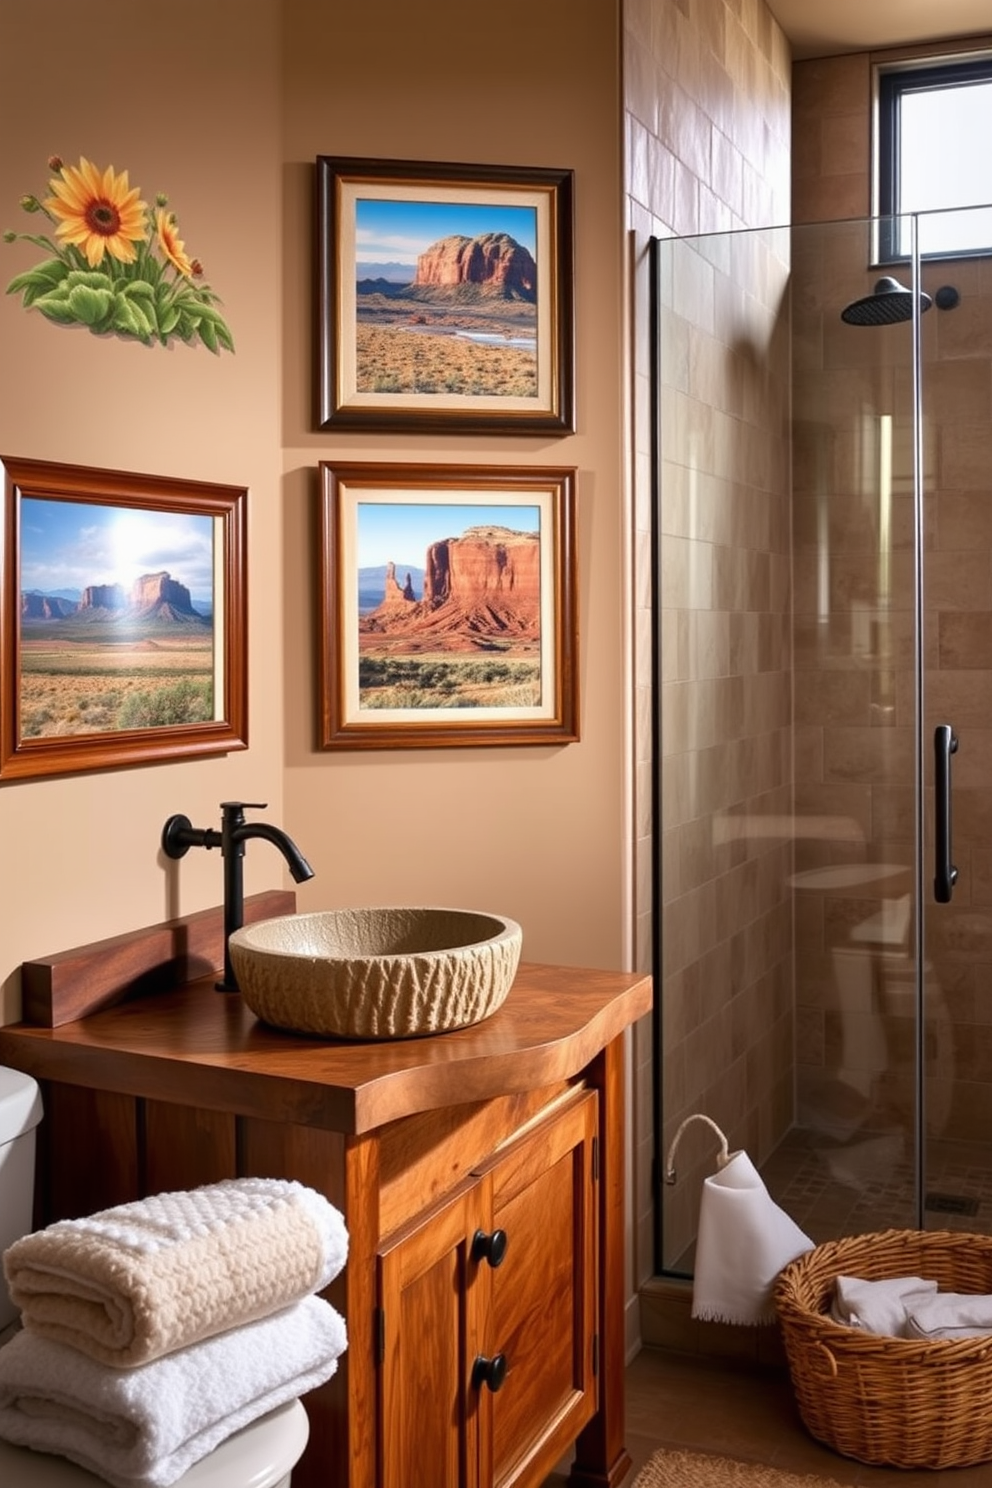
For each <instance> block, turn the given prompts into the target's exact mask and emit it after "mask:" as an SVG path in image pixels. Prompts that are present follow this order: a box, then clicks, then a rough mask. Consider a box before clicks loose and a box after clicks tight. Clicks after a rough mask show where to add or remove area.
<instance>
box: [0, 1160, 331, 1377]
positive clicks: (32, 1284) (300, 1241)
mask: <svg viewBox="0 0 992 1488" xmlns="http://www.w3.org/2000/svg"><path fill="white" fill-rule="evenodd" d="M347 1255H348V1234H347V1230H346V1228H345V1223H344V1219H343V1217H342V1215H341V1214H340V1213H339V1212H338V1210H337V1209H335V1208H334V1206H333V1205H332V1204H329V1203H328V1202H327V1200H326V1199H325V1198H324V1197H323V1196H322V1195H321V1194H319V1193H317V1192H316V1190H314V1189H312V1188H305V1187H304V1185H303V1184H302V1183H297V1182H295V1181H293V1180H290V1179H282V1178H232V1179H229V1180H227V1181H225V1182H223V1183H213V1184H208V1185H206V1186H205V1187H203V1188H196V1189H192V1190H189V1191H181V1192H177V1193H163V1194H156V1195H153V1196H151V1197H150V1198H146V1199H138V1200H136V1201H135V1202H133V1203H130V1204H119V1205H116V1206H115V1207H114V1208H112V1209H103V1210H101V1211H100V1212H99V1213H98V1214H92V1215H89V1216H88V1217H87V1218H85V1219H67V1220H60V1221H59V1222H58V1223H56V1224H52V1225H49V1226H48V1227H47V1229H44V1230H36V1231H35V1232H34V1233H33V1234H31V1235H25V1236H24V1237H23V1239H20V1240H16V1241H15V1242H14V1244H13V1245H11V1246H9V1247H8V1249H7V1251H6V1252H5V1254H4V1270H5V1272H6V1275H7V1284H8V1287H9V1290H10V1295H11V1297H12V1299H13V1301H14V1304H15V1306H17V1307H19V1308H20V1309H21V1315H22V1320H23V1323H24V1326H25V1328H28V1329H29V1330H30V1331H32V1332H34V1333H40V1334H41V1335H42V1336H43V1337H45V1338H50V1339H52V1340H54V1341H55V1342H57V1343H67V1344H70V1345H71V1346H72V1347H73V1348H77V1349H80V1350H81V1351H82V1352H83V1353H85V1354H88V1355H89V1356H90V1358H93V1359H96V1360H98V1361H99V1362H100V1363H102V1364H110V1365H112V1366H113V1367H114V1368H118V1369H123V1368H129V1367H131V1366H132V1365H135V1364H147V1363H148V1362H150V1361H151V1360H152V1359H158V1358H161V1356H162V1355H163V1354H167V1353H170V1352H172V1351H173V1350H174V1349H177V1348H184V1347H185V1346H186V1345H187V1344H190V1343H196V1342H197V1341H199V1340H200V1339H203V1338H210V1337H212V1336H213V1335H214V1334H215V1333H220V1332H222V1331H223V1330H224V1329H226V1328H231V1327H236V1326H238V1325H239V1324H241V1323H245V1322H250V1321H251V1320H252V1319H254V1318H260V1317H265V1316H267V1315H268V1314H269V1313H272V1312H277V1311H279V1310H280V1309H281V1308H284V1307H287V1306H289V1304H290V1303H291V1302H295V1301H298V1300H299V1298H301V1297H304V1296H307V1295H308V1294H309V1293H311V1292H317V1291H320V1290H322V1289H323V1288H324V1287H325V1286H327V1284H328V1282H329V1281H331V1280H332V1279H333V1278H334V1277H335V1276H336V1275H337V1274H338V1272H339V1271H340V1270H341V1268H342V1266H343V1265H344V1263H345V1260H346V1259H347Z"/></svg>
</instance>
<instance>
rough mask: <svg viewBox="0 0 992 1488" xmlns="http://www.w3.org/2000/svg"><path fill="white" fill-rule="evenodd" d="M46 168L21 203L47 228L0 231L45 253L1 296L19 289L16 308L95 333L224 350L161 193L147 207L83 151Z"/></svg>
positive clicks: (199, 269) (220, 330)
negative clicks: (38, 188) (38, 190)
mask: <svg viewBox="0 0 992 1488" xmlns="http://www.w3.org/2000/svg"><path fill="white" fill-rule="evenodd" d="M48 168H49V170H50V171H52V173H53V174H52V178H51V180H50V181H49V183H48V189H49V193H50V194H49V195H48V196H47V197H45V198H44V200H39V198H38V197H36V196H22V197H21V207H22V208H23V210H24V211H25V212H30V213H41V214H42V215H43V216H45V217H47V218H48V220H49V222H50V223H51V224H52V226H53V227H54V229H55V231H54V235H53V236H49V235H48V234H46V233H17V232H5V233H4V235H3V236H4V241H5V242H7V243H15V242H18V241H23V242H28V243H33V244H34V245H35V247H37V248H40V249H41V250H42V252H44V253H45V254H47V255H49V256H48V257H46V258H45V259H44V261H43V262H42V263H39V264H36V265H35V267H34V268H33V269H28V270H27V271H26V272H25V273H23V274H17V275H15V277H14V278H13V279H12V280H11V281H10V283H9V284H8V285H7V293H8V294H19V295H20V296H21V299H22V302H23V305H24V308H25V310H31V309H34V310H40V311H41V313H42V315H44V316H46V317H47V319H48V320H52V321H55V322H56V323H57V324H58V325H84V326H86V327H87V328H88V329H89V330H90V331H92V332H93V334H94V335H95V336H110V335H114V336H125V337H133V338H134V339H135V340H138V341H142V342H144V343H145V345H146V346H153V345H155V344H156V343H158V344H160V345H162V346H165V345H167V344H168V343H169V342H170V341H171V340H173V339H176V340H179V341H185V342H187V343H188V344H189V345H196V344H197V342H202V343H203V345H204V346H206V347H208V348H209V349H210V350H211V351H213V352H220V350H221V349H222V348H223V349H225V350H227V351H233V350H234V341H233V339H232V337H231V332H230V330H229V329H228V327H227V324H226V322H225V320H224V317H223V316H222V315H221V313H220V311H219V310H218V309H217V305H218V303H219V301H218V298H217V295H215V294H214V292H213V290H212V289H211V288H210V286H209V285H208V284H205V283H203V266H202V264H201V263H200V261H199V260H198V259H196V258H190V257H189V255H188V254H187V252H186V245H185V244H184V242H183V240H182V239H181V238H180V236H179V227H178V224H177V222H176V215H175V213H174V212H173V211H171V209H170V207H169V202H168V198H167V197H165V196H163V195H161V194H159V195H158V196H156V198H155V203H154V206H153V207H150V206H149V205H148V203H147V202H144V201H142V200H141V190H140V188H139V187H137V186H131V184H130V182H129V180H128V173H127V171H126V170H125V171H121V172H120V173H118V172H116V171H115V170H114V168H113V166H112V165H110V166H108V167H107V168H106V170H102V171H101V170H100V169H99V167H97V166H95V165H93V163H92V162H91V161H89V160H87V159H86V158H85V156H83V157H82V158H81V159H80V162H79V164H78V166H77V165H65V164H64V163H63V161H62V159H61V158H60V157H59V156H58V155H53V156H51V157H50V159H49V161H48Z"/></svg>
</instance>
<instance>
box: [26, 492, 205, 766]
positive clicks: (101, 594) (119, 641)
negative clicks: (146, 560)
mask: <svg viewBox="0 0 992 1488" xmlns="http://www.w3.org/2000/svg"><path fill="white" fill-rule="evenodd" d="M22 505H23V538H22V548H23V550H22V565H21V580H22V582H21V594H20V630H21V642H20V684H19V702H20V714H21V736H22V738H24V739H32V738H34V739H38V738H50V737H61V736H66V735H76V734H96V733H107V732H117V731H121V730H128V729H142V728H162V727H168V726H170V725H177V724H191V723H202V722H206V721H208V720H210V719H212V718H214V716H215V714H214V702H215V700H214V675H215V652H214V617H213V602H212V571H213V570H212V521H211V519H210V518H208V517H202V516H187V515H185V514H181V513H165V512H155V513H144V512H136V511H127V512H125V511H123V510H122V509H120V508H115V507H100V506H92V505H88V504H79V503H70V502H59V501H41V500H25V501H24V502H23V504H22ZM163 554H166V555H168V556H169V562H170V566H169V567H160V568H149V570H148V571H144V565H143V564H142V563H141V558H142V557H143V556H144V557H154V556H162V555H163ZM135 564H137V566H138V568H139V569H141V570H142V571H139V572H136V573H135V572H133V570H134V567H135ZM180 564H183V565H184V566H185V569H186V577H187V578H188V579H189V582H188V583H184V582H183V580H182V578H181V577H179V576H178V575H177V573H176V572H173V571H172V570H173V569H178V567H179V565H180ZM87 573H89V575H90V577H91V578H92V579H93V581H92V582H87V581H86V575H87ZM132 575H133V576H132ZM191 586H192V587H191Z"/></svg>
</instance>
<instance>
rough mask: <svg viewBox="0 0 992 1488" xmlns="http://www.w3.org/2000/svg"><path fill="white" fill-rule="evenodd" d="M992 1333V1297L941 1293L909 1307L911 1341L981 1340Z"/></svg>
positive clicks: (963, 1293) (908, 1334)
mask: <svg viewBox="0 0 992 1488" xmlns="http://www.w3.org/2000/svg"><path fill="white" fill-rule="evenodd" d="M986 1333H992V1297H986V1296H975V1295H972V1294H971V1293H969V1292H937V1294H936V1296H933V1297H930V1298H928V1299H925V1300H921V1301H919V1302H914V1303H913V1304H912V1305H911V1306H907V1308H906V1337H907V1338H981V1337H983V1336H984V1335H985V1334H986Z"/></svg>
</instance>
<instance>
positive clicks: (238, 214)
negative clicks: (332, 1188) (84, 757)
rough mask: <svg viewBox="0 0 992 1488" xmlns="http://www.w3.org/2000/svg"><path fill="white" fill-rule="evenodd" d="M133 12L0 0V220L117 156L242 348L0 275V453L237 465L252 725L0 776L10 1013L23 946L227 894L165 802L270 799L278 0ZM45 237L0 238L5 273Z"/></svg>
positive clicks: (169, 467) (274, 803) (198, 819)
mask: <svg viewBox="0 0 992 1488" xmlns="http://www.w3.org/2000/svg"><path fill="white" fill-rule="evenodd" d="M135 16H136V12H135V9H134V6H133V5H132V4H130V3H129V0H107V3H106V4H105V5H103V6H102V7H101V10H100V14H99V17H96V16H95V15H94V13H93V12H92V11H90V10H88V9H87V8H86V7H85V6H78V5H75V4H73V3H71V0H51V3H49V4H46V5H45V6H41V7H39V6H36V5H33V4H30V3H27V0H24V3H14V4H9V5H5V6H4V8H3V13H2V16H0V137H2V139H3V142H4V143H3V150H2V151H0V229H3V230H14V231H18V232H20V231H32V230H34V231H38V229H39V222H40V219H39V218H38V217H37V216H30V217H29V216H26V215H25V213H24V212H22V211H21V210H20V208H19V205H18V203H19V200H20V198H21V196H22V195H24V194H25V193H35V194H36V195H39V196H41V195H47V183H48V178H49V172H48V168H47V160H48V157H49V156H50V155H51V154H53V153H58V154H60V155H62V156H63V158H64V159H65V161H66V162H67V163H69V164H75V163H77V162H78V160H79V157H80V156H81V155H85V156H87V158H89V159H91V160H93V161H94V162H96V163H98V164H100V165H101V166H106V165H108V164H113V165H114V167H115V168H116V169H117V170H118V171H120V170H124V169H127V170H128V172H129V175H130V181H131V184H132V185H137V186H140V187H141V190H142V195H143V197H144V199H145V200H148V201H151V200H153V199H154V195H155V194H156V193H157V192H165V193H167V195H168V197H169V200H170V205H171V206H172V207H173V209H174V210H175V211H176V213H177V215H178V218H179V225H180V229H181V232H182V235H183V237H184V238H185V242H186V247H187V250H188V251H189V252H190V253H191V254H193V255H195V256H196V257H198V258H199V259H200V260H201V261H202V263H203V265H204V268H205V271H206V277H207V279H208V281H209V282H211V283H212V284H213V286H214V288H215V289H216V290H217V292H218V294H219V295H220V296H221V298H222V300H223V311H224V314H225V316H226V317H227V319H228V322H229V324H230V326H231V327H232V330H233V334H234V337H235V345H236V354H235V355H233V356H230V355H228V354H226V353H224V354H221V355H220V356H213V355H211V354H210V353H209V352H207V351H206V350H205V349H202V348H201V349H200V350H197V351H194V350H192V349H190V348H188V347H185V346H182V345H173V346H170V347H168V348H163V347H157V348H146V347H143V346H141V345H140V344H139V343H137V342H125V341H121V340H116V339H112V338H104V337H98V336H94V335H91V334H90V333H89V332H88V331H86V330H83V329H79V328H62V327H56V326H54V325H51V324H50V323H48V322H47V321H45V320H43V319H42V317H41V316H40V315H39V314H38V313H37V312H29V313H26V312H25V311H24V309H23V308H22V307H21V304H20V301H19V299H18V298H16V297H15V296H12V295H3V296H0V344H2V347H3V396H2V399H0V452H2V453H3V454H8V455H20V456H27V457H31V458H35V459H50V460H56V461H60V462H65V463H69V464H78V465H91V466H97V467H102V468H109V469H118V470H133V471H147V472H150V473H154V474H162V475H168V476H179V477H189V478H191V479H197V480H212V481H219V482H223V483H228V484H232V485H238V486H247V487H249V488H250V494H249V522H250V542H249V550H250V572H249V593H250V607H249V632H250V633H249V646H250V652H249V654H250V659H251V675H250V739H251V748H250V749H249V750H248V751H245V752H242V753H237V754H231V755H228V756H226V757H218V758H214V759H211V760H208V761H202V762H198V763H167V764H156V765H153V766H147V767H141V768H131V769H127V770H115V771H109V772H97V773H87V774H84V775H83V774H80V775H74V776H66V777H63V778H58V779H54V778H53V779H45V780H30V781H23V782H19V781H14V782H9V783H6V782H5V783H3V784H2V785H0V905H2V909H0V915H2V921H0V923H2V936H0V946H2V950H0V982H2V984H3V989H4V995H3V1005H2V1009H0V1016H2V1018H3V1020H4V1021H10V1020H12V1019H14V1018H16V1017H17V1016H18V1015H19V1009H20V992H19V985H20V976H19V967H20V964H21V962H22V961H24V960H26V959H30V958H31V957H32V956H39V955H46V954H48V953H50V952H53V951H58V950H63V949H68V948H69V947H71V946H74V945H78V944H80V943H85V942H87V941H90V940H95V939H98V938H100V937H102V936H106V935H112V934H117V933H119V932H122V931H125V930H128V929H132V928H135V927H137V926H139V925H143V924H153V923H155V922H156V921H158V920H161V919H164V918H167V917H168V916H169V915H172V914H184V913H187V912H189V911H191V910H194V909H198V908H201V907H204V906H207V905H210V904H214V903H218V902H219V901H220V898H221V892H222V890H221V862H220V857H219V855H218V854H217V853H210V854H207V853H205V852H203V853H191V854H190V855H189V856H188V857H187V858H186V859H185V861H184V862H183V863H182V864H177V865H173V864H168V865H167V864H166V860H165V859H163V858H162V857H161V854H160V852H159V836H160V833H161V829H162V824H163V822H164V821H165V819H166V817H167V816H169V815H171V814H172V813H173V812H176V811H183V812H185V813H186V814H187V815H188V816H190V818H191V819H192V820H193V822H194V823H195V824H196V825H199V826H210V825H213V824H215V823H218V824H219V811H218V803H219V802H220V801H222V800H224V799H227V798H232V799H237V798H242V799H246V800H249V801H267V802H268V803H269V813H268V814H269V815H270V817H271V819H272V820H274V821H279V820H280V819H282V818H283V816H284V811H283V780H282V759H283V747H284V737H283V726H282V722H281V719H280V713H281V697H282V691H283V680H282V679H283V603H282V573H281V562H280V558H279V555H280V552H281V548H282V540H283V533H282V522H281V515H282V508H281V496H280V488H279V478H280V459H279V437H280V426H279V381H278V378H279V374H278V369H279V365H280V358H281V345H280V333H281V306H280V301H279V286H280V282H281V261H280V252H281V237H280V211H281V194H280V193H281V182H280V154H279V124H280V116H279V96H280V80H279V73H278V66H277V59H278V55H279V31H278V5H276V4H275V3H273V0H215V3H213V4H211V5H206V6H205V5H200V4H194V3H193V0H176V3H175V4H174V5H173V6H171V7H170V11H169V15H168V18H167V19H165V18H163V22H162V25H161V26H160V27H158V26H157V27H156V34H157V39H156V40H155V41H153V40H152V33H151V30H150V29H149V30H145V29H144V28H143V26H142V24H141V23H140V22H138V23H136V19H135ZM194 38H195V40H194ZM39 258H40V255H39V253H38V252H37V250H35V249H34V248H32V247H30V246H29V245H28V244H24V243H14V244H7V243H0V279H2V285H3V287H4V288H6V286H7V284H8V283H9V281H10V279H11V277H12V276H13V275H14V274H16V273H18V272H20V271H21V270H23V269H26V268H28V267H30V266H31V265H33V264H35V263H37V262H38V261H39ZM259 848H261V850H260V851H259V850H258V849H259ZM281 882H282V865H281V860H279V859H277V858H276V856H275V855H274V854H271V853H270V850H269V849H268V848H266V847H264V846H263V845H261V844H255V846H254V849H252V850H250V851H249V853H248V855H247V858H246V885H247V887H248V889H249V890H252V889H255V888H263V887H268V886H270V885H274V884H280V883H281Z"/></svg>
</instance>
